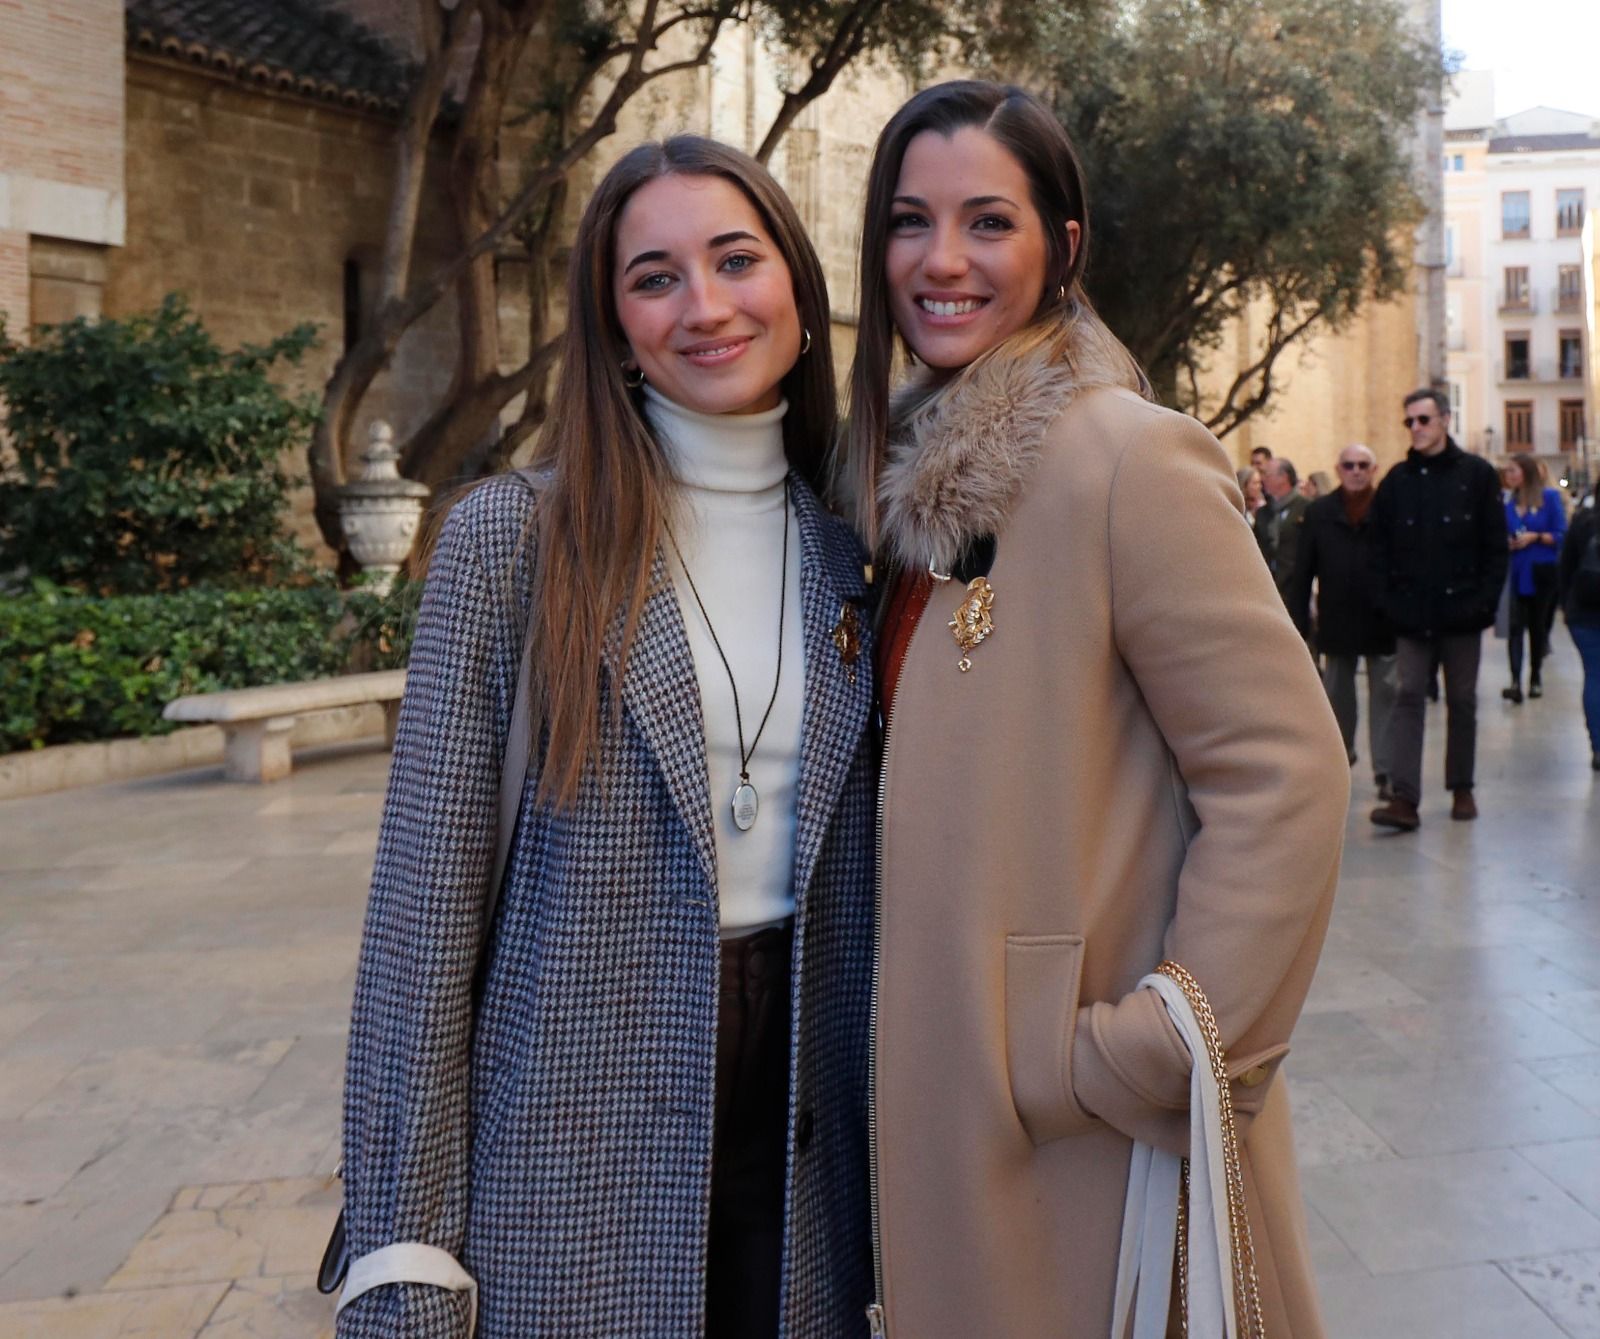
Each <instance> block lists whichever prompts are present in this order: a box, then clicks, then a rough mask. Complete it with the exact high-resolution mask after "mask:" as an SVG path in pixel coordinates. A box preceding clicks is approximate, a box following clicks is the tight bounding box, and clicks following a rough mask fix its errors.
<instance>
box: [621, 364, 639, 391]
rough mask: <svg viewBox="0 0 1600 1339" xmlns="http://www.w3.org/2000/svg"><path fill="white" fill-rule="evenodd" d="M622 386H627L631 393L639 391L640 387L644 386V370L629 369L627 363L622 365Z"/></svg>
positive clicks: (637, 368)
mask: <svg viewBox="0 0 1600 1339" xmlns="http://www.w3.org/2000/svg"><path fill="white" fill-rule="evenodd" d="M622 384H623V385H624V386H626V387H627V388H628V389H629V390H630V391H636V390H638V389H639V387H641V386H642V385H644V368H642V367H629V366H628V365H627V364H626V363H623V364H622Z"/></svg>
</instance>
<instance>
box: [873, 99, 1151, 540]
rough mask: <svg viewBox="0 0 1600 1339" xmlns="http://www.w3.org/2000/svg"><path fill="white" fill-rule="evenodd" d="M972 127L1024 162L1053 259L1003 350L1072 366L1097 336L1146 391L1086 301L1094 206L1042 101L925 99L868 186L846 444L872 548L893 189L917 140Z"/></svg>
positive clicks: (891, 341) (899, 127)
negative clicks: (1044, 354) (1041, 351)
mask: <svg viewBox="0 0 1600 1339" xmlns="http://www.w3.org/2000/svg"><path fill="white" fill-rule="evenodd" d="M969 126H975V127H977V128H978V129H980V130H982V131H984V132H985V133H986V134H988V135H989V136H991V137H992V138H993V139H994V140H995V141H996V142H997V143H998V144H999V145H1000V146H1001V147H1002V148H1003V149H1005V150H1006V151H1007V152H1008V153H1010V154H1011V156H1012V157H1013V158H1015V159H1016V160H1017V162H1018V164H1019V165H1020V166H1021V167H1022V170H1023V171H1024V172H1025V173H1026V174H1027V177H1028V187H1029V192H1030V196H1031V200H1032V204H1033V207H1034V208H1035V209H1036V210H1037V211H1038V213H1039V217H1040V219H1041V220H1043V223H1044V231H1045V240H1046V247H1047V251H1046V257H1045V275H1044V283H1043V284H1042V285H1041V287H1040V290H1039V305H1038V307H1037V308H1036V309H1035V311H1034V314H1033V319H1032V321H1031V322H1030V324H1029V326H1028V327H1027V328H1026V330H1025V331H1023V332H1019V334H1018V335H1017V336H1013V337H1012V339H1011V340H1007V341H1005V345H1006V346H1007V347H1008V351H1009V353H1010V354H1012V355H1015V354H1017V353H1019V352H1023V351H1024V350H1023V349H1022V348H1021V347H1020V346H1019V345H1017V344H1016V343H1014V341H1016V340H1018V339H1019V338H1021V337H1022V336H1024V335H1026V334H1028V333H1029V332H1031V333H1032V334H1033V335H1034V336H1036V338H1035V339H1032V340H1028V339H1023V341H1022V342H1023V343H1024V344H1045V343H1056V342H1059V343H1060V344H1061V348H1062V351H1063V355H1064V356H1065V350H1066V349H1067V348H1068V347H1069V340H1068V336H1071V335H1077V336H1078V337H1080V338H1081V337H1082V335H1083V334H1085V333H1093V334H1094V335H1097V336H1099V337H1101V338H1103V339H1104V340H1107V341H1110V342H1111V344H1113V345H1116V348H1117V349H1118V350H1119V351H1120V354H1121V357H1122V358H1125V359H1126V360H1127V363H1128V367H1129V371H1130V380H1131V381H1132V382H1133V383H1134V384H1137V385H1139V386H1140V387H1141V388H1147V386H1148V383H1147V382H1146V381H1145V379H1144V375H1143V373H1142V372H1140V371H1139V369H1138V366H1137V364H1135V363H1134V361H1133V358H1132V356H1131V355H1129V354H1128V353H1127V351H1126V350H1125V349H1122V348H1121V346H1120V345H1117V344H1116V339H1115V337H1114V336H1113V335H1112V334H1111V332H1110V331H1109V330H1107V329H1106V328H1105V325H1104V324H1103V323H1102V322H1101V320H1100V318H1099V317H1098V316H1097V315H1096V314H1095V312H1094V309H1093V307H1092V306H1091V305H1090V303H1089V300H1088V297H1087V296H1086V295H1085V294H1084V292H1083V274H1084V269H1085V268H1086V266H1087V265H1088V259H1089V205H1088V198H1087V191H1086V188H1085V185H1084V179H1083V168H1082V166H1081V165H1080V164H1079V162H1078V155H1077V152H1076V150H1074V149H1073V147H1072V141H1071V140H1070V139H1069V138H1068V137H1067V132H1066V130H1065V129H1063V127H1062V125H1061V122H1060V121H1058V120H1057V119H1056V118H1055V116H1054V115H1052V114H1051V112H1050V109H1049V108H1048V107H1046V106H1045V105H1044V103H1042V102H1040V101H1039V99H1038V98H1036V97H1034V96H1033V95H1032V94H1031V93H1029V92H1027V91H1026V90H1024V89H1021V88H1017V87H1015V86H1014V85H1010V84H993V83H988V82H986V81H984V80H977V79H956V80H952V81H950V82H949V83H943V84H935V85H934V86H933V87H932V88H926V89H923V90H922V92H920V93H918V94H917V95H916V96H915V97H913V98H912V99H911V100H910V101H909V102H907V103H906V104H905V106H903V107H902V108H900V110H899V111H898V112H896V113H895V114H894V116H893V117H891V118H890V120H889V124H888V125H886V126H885V127H884V128H883V132H882V133H881V134H880V135H879V136H878V143H877V147H876V148H875V149H874V151H873V157H872V169H871V171H870V173H869V174H868V177H867V203H866V217H865V220H864V222H863V224H862V234H861V288H860V295H861V301H860V324H859V327H858V329H857V332H856V354H855V362H854V364H853V365H852V367H851V370H850V421H849V424H848V427H847V429H846V436H845V438H844V442H843V445H844V449H845V460H844V462H843V465H844V471H845V472H847V473H848V475H849V488H848V491H849V492H850V493H851V494H852V496H853V500H854V505H855V512H856V522H857V525H858V527H859V528H860V529H861V531H862V533H863V534H864V535H865V536H866V537H867V539H868V542H869V544H871V545H873V546H874V547H876V539H877V516H876V510H877V509H876V506H875V504H874V501H875V494H876V491H877V479H878V471H879V468H880V466H881V463H882V459H883V452H884V448H885V445H886V442H887V438H888V431H889V380H890V377H891V375H892V373H893V366H894V356H895V347H896V338H897V333H896V330H895V325H894V317H893V314H892V312H891V310H890V306H889V285H888V279H887V277H886V275H885V264H886V261H887V258H888V249H889V235H890V223H891V219H892V216H893V209H894V193H895V187H896V186H897V185H898V184H899V180H900V165H901V163H902V162H903V161H904V159H905V155H906V149H907V148H908V147H909V145H910V144H911V141H912V140H914V139H915V138H916V137H917V136H918V135H921V134H922V133H924V132H925V131H930V130H931V131H933V132H934V133H935V134H938V135H942V136H944V137H946V138H949V137H950V136H952V135H954V134H955V133H956V131H958V130H963V129H966V128H967V127H969ZM1068 223H1076V224H1077V225H1078V227H1079V229H1080V231H1079V234H1078V245H1077V247H1076V248H1075V249H1074V248H1073V247H1071V245H1070V243H1069V240H1068V236H1067V224H1068ZM991 352H992V350H991ZM987 356H988V355H987V354H986V355H984V357H985V358H987ZM982 361H984V359H982V358H980V359H979V360H977V362H982ZM977 362H975V363H974V364H973V366H977Z"/></svg>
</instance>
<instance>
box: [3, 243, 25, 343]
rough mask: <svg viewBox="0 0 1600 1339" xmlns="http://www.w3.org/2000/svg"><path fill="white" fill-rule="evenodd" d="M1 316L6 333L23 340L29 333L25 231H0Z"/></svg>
mask: <svg viewBox="0 0 1600 1339" xmlns="http://www.w3.org/2000/svg"><path fill="white" fill-rule="evenodd" d="M0 315H3V316H4V317H5V318H6V332H7V333H8V334H9V335H10V336H11V337H12V338H13V339H19V338H20V339H22V340H23V341H24V342H26V339H27V332H28V234H27V233H25V232H0Z"/></svg>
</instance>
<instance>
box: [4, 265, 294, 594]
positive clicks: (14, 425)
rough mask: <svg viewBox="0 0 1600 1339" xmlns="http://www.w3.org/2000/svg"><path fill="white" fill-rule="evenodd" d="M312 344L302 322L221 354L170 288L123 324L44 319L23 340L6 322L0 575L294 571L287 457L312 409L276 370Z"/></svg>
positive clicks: (187, 579) (132, 582) (273, 574)
mask: <svg viewBox="0 0 1600 1339" xmlns="http://www.w3.org/2000/svg"><path fill="white" fill-rule="evenodd" d="M314 342H315V336H314V332H313V330H312V329H311V327H309V326H301V327H299V328H297V329H295V330H292V331H290V332H289V333H288V334H286V335H283V336H280V337H279V338H277V339H275V340H273V341H272V342H271V343H270V344H266V345H263V346H260V347H254V346H246V347H245V348H243V349H240V350H239V351H238V352H235V353H228V352H224V351H223V350H222V349H221V348H219V347H218V345H217V344H216V342H215V341H214V340H213V339H212V338H211V336H210V335H209V334H208V333H207V332H206V330H205V329H204V327H202V326H201V325H200V323H199V321H197V320H196V319H195V318H194V317H193V316H192V315H191V314H190V313H189V310H188V308H187V307H186V306H185V304H184V302H183V299H182V298H180V297H177V296H169V297H168V298H167V299H166V301H165V302H163V303H162V305H161V308H160V309H159V310H158V311H156V312H153V313H149V314H146V315H139V316H134V317H131V318H129V319H127V320H123V321H116V320H100V321H87V320H82V319H80V320H75V321H70V322H67V323H66V324H64V325H59V326H53V327H46V328H45V329H43V330H41V331H40V332H39V334H38V337H37V339H36V340H35V342H34V343H32V344H31V345H23V344H20V343H18V342H16V341H15V340H13V339H12V338H11V336H10V335H9V334H8V333H7V332H6V329H5V324H4V320H3V318H0V401H3V408H4V427H5V434H6V436H7V437H8V438H9V442H10V450H9V451H8V452H7V453H6V456H5V458H4V460H3V462H0V571H3V570H8V569H9V570H14V569H18V568H20V569H23V570H25V571H26V572H28V573H30V574H32V575H33V576H35V577H40V578H44V579H46V580H48V581H50V582H53V583H55V584H56V585H59V586H64V587H73V588H76V589H80V590H85V591H92V592H95V593H97V594H131V593H144V592H151V591H167V590H176V589H180V588H182V587H185V586H189V585H193V584H197V583H210V584H215V585H219V586H239V585H246V584H259V583H261V582H263V581H272V580H277V579H281V578H283V577H285V576H286V575H288V573H289V572H290V571H292V570H294V569H296V568H297V567H299V566H300V565H301V563H302V562H303V561H304V555H303V553H301V551H299V550H298V549H297V548H296V547H295V546H294V545H293V544H292V543H291V542H290V541H288V540H286V539H285V538H284V537H283V534H282V528H281V522H282V516H283V512H284V508H285V507H286V506H287V504H288V491H289V488H290V487H291V485H292V483H293V480H292V479H291V478H290V476H289V475H288V474H287V473H286V472H285V470H284V461H285V460H286V459H287V458H288V455H287V453H289V452H291V451H303V450H304V448H305V444H306V441H307V439H308V438H309V435H310V430H311V427H312V424H313V423H314V422H315V418H316V408H315V402H314V401H313V400H311V399H295V398H292V397H290V396H288V395H286V394H285V393H284V392H283V391H281V390H280V389H279V388H278V387H277V386H275V385H274V384H273V382H272V380H271V377H270V373H271V372H272V370H273V368H274V367H275V366H278V365H280V364H286V365H289V366H293V365H295V364H297V363H298V362H299V361H300V359H301V358H302V356H303V355H304V354H305V352H306V350H307V349H309V348H311V347H312V345H313V343H314Z"/></svg>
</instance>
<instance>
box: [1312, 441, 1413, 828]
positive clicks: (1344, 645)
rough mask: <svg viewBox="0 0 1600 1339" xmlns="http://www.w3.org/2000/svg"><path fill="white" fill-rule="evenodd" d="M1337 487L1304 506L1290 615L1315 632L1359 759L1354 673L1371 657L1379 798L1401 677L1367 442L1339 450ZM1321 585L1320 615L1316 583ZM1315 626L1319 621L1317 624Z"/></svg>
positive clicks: (1385, 785)
mask: <svg viewBox="0 0 1600 1339" xmlns="http://www.w3.org/2000/svg"><path fill="white" fill-rule="evenodd" d="M1338 472H1339V486H1338V487H1337V488H1336V489H1334V490H1333V491H1332V492H1331V493H1329V494H1328V495H1327V496H1326V497H1320V498H1318V499H1317V500H1316V501H1315V502H1313V503H1312V504H1311V505H1310V506H1309V507H1307V508H1306V515H1305V524H1304V525H1303V526H1302V527H1301V534H1300V553H1299V557H1298V559H1297V561H1296V562H1295V569H1294V576H1293V578H1292V580H1291V583H1290V586H1289V613H1290V615H1291V616H1292V617H1293V618H1294V622H1295V626H1296V627H1297V628H1299V629H1300V632H1301V634H1302V635H1304V636H1307V637H1309V636H1312V635H1313V633H1314V634H1315V637H1316V646H1317V650H1318V651H1320V652H1321V653H1322V655H1323V657H1324V662H1325V668H1324V670H1323V672H1322V683H1323V687H1324V688H1326V689H1327V692H1328V701H1329V702H1330V703H1331V704H1332V706H1333V714H1334V716H1335V718H1336V719H1337V720H1338V722H1339V730H1340V732H1341V733H1342V734H1343V735H1344V749H1345V753H1346V755H1347V756H1348V757H1349V759H1350V761H1351V762H1352V763H1354V762H1355V761H1356V726H1357V724H1358V722H1359V717H1360V709H1359V708H1358V706H1357V705H1356V675H1357V671H1358V670H1359V669H1360V662H1361V660H1362V658H1363V657H1365V659H1366V662H1367V685H1368V696H1369V702H1368V704H1367V706H1368V709H1367V752H1368V754H1369V755H1370V757H1371V759H1372V771H1373V783H1374V784H1375V785H1376V786H1377V788H1378V798H1379V799H1380V800H1388V799H1390V798H1392V796H1391V793H1390V790H1389V770H1390V761H1389V716H1390V713H1391V712H1392V711H1393V709H1394V699H1395V690H1396V689H1397V688H1398V686H1399V678H1398V674H1397V671H1396V668H1395V651H1394V630H1393V629H1392V628H1391V627H1390V626H1389V623H1388V620H1387V619H1385V618H1384V616H1383V614H1382V612H1381V611H1380V610H1379V608H1378V601H1377V598H1376V596H1375V595H1374V593H1373V587H1372V574H1371V565H1372V564H1371V555H1370V550H1371V548H1372V518H1371V511H1372V500H1373V497H1374V496H1375V493H1374V486H1375V485H1376V484H1377V482H1378V478H1377V476H1378V460H1377V457H1376V456H1374V455H1373V454H1372V452H1371V451H1370V450H1368V448H1367V447H1365V446H1362V445H1360V444H1357V445H1353V446H1347V447H1345V449H1344V450H1343V451H1341V452H1340V453H1339V467H1338ZM1313 583H1315V585H1316V590H1317V596H1316V615H1315V617H1314V618H1313V616H1312V612H1311V588H1312V585H1313ZM1313 624H1314V625H1315V626H1313Z"/></svg>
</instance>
